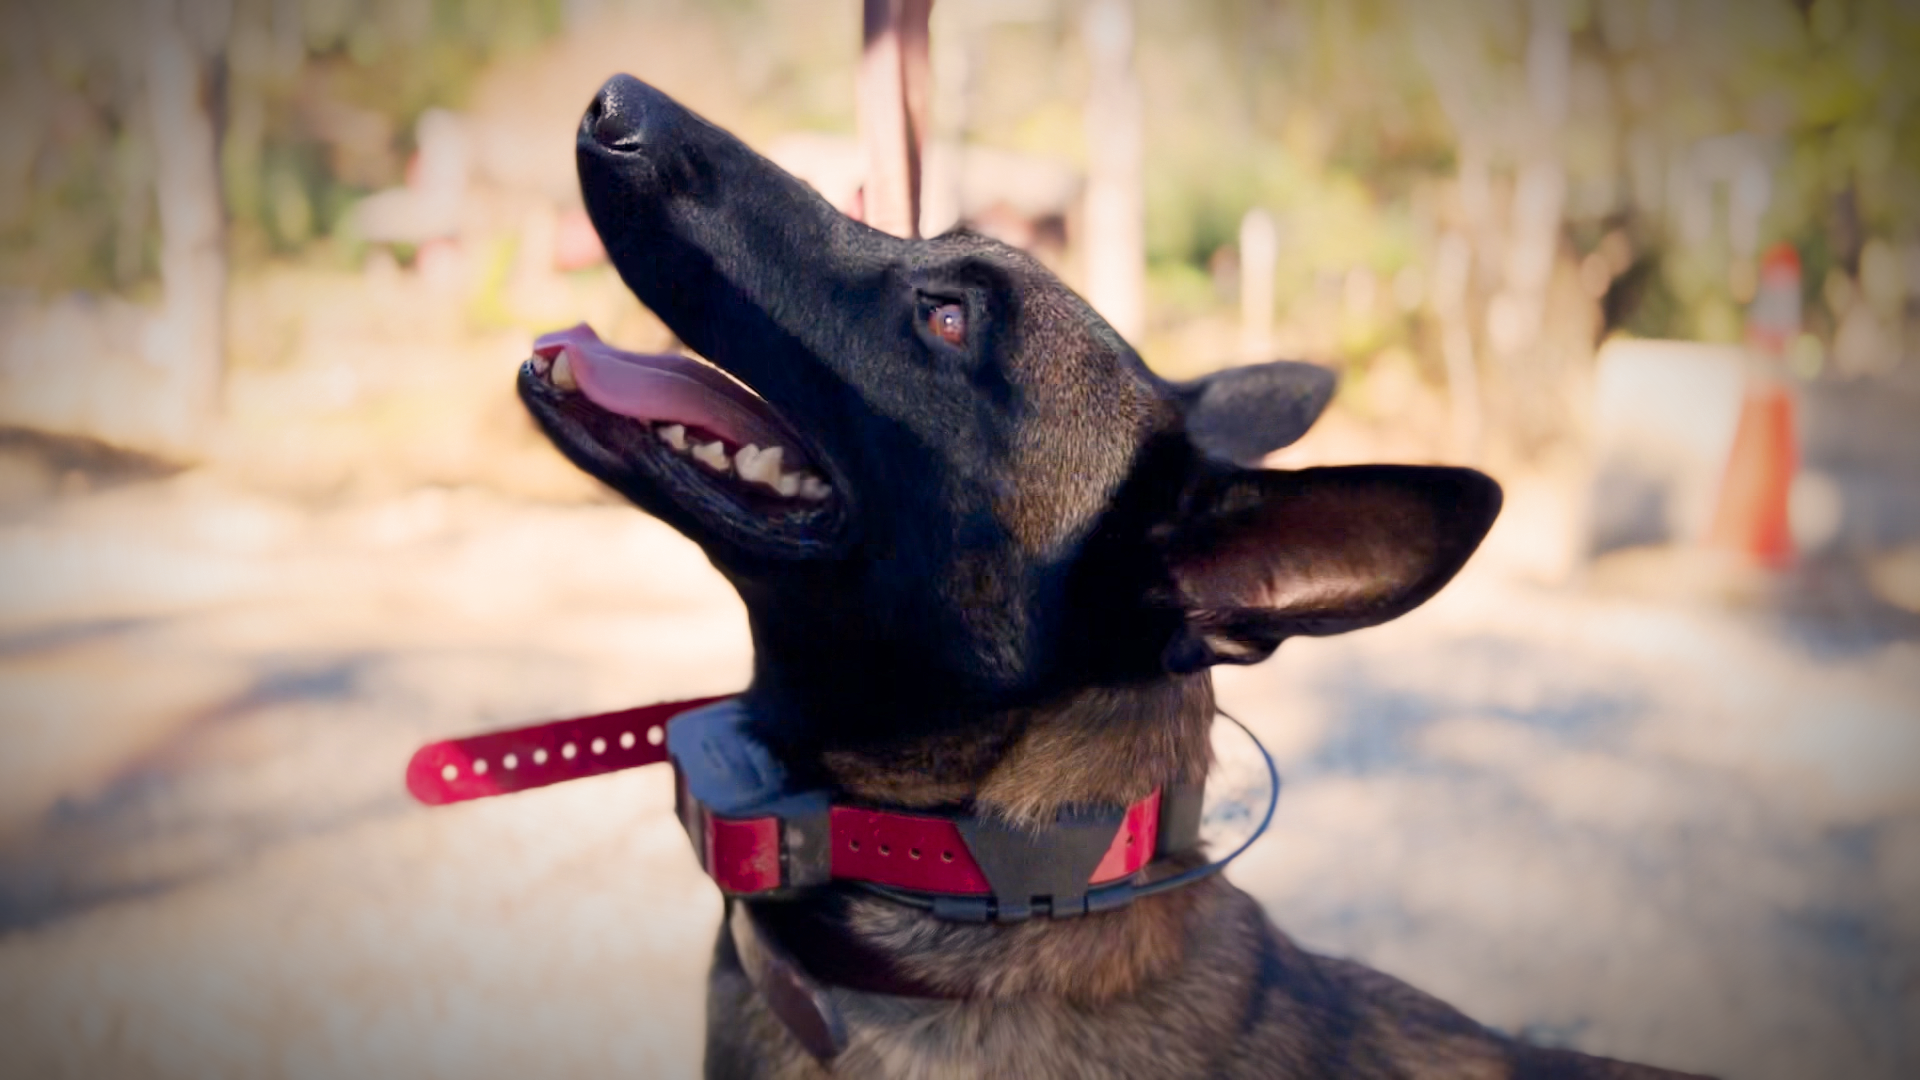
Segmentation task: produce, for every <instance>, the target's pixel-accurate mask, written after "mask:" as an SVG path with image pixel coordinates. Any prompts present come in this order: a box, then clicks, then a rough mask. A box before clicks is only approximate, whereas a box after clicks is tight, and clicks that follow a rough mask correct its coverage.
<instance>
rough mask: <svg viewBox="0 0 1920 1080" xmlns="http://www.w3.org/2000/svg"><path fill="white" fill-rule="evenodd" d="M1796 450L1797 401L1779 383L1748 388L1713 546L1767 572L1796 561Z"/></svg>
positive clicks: (1713, 532) (1715, 517)
mask: <svg viewBox="0 0 1920 1080" xmlns="http://www.w3.org/2000/svg"><path fill="white" fill-rule="evenodd" d="M1799 456H1800V454H1799V450H1798V448H1797V447H1796V446H1795V444H1794V435H1793V397H1792V396H1791V395H1790V394H1789V393H1788V392H1787V388H1786V387H1785V386H1783V385H1781V384H1780V383H1777V382H1772V381H1767V382H1761V383H1756V384H1754V385H1752V386H1750V387H1748V388H1747V393H1746V397H1745V399H1744V400H1743V401H1741V403H1740V426H1739V427H1738V428H1737V429H1736V430H1735V432H1734V436H1733V452H1732V454H1731V455H1729V457H1728V460H1727V472H1726V476H1725V477H1724V479H1722V480H1721V482H1720V502H1719V505H1718V506H1717V507H1715V509H1714V515H1713V527H1712V528H1711V529H1710V530H1709V531H1708V534H1707V540H1708V543H1710V544H1712V545H1713V546H1714V547H1717V548H1720V549H1722V550H1727V551H1733V552H1737V553H1738V554H1740V555H1743V556H1745V557H1747V558H1750V559H1752V560H1754V561H1755V562H1757V563H1759V564H1761V565H1762V566H1768V567H1774V568H1778V567H1783V566H1786V565H1787V564H1789V563H1791V562H1792V561H1793V532H1792V529H1791V527H1790V526H1789V524H1788V519H1787V500H1788V496H1789V495H1790V494H1791V492H1792V490H1793V474H1794V470H1795V469H1796V468H1797V467H1798V464H1799Z"/></svg>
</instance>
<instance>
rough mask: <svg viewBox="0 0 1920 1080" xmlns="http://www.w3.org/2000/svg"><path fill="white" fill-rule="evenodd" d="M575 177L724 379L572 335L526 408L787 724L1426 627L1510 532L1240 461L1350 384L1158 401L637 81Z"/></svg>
mask: <svg viewBox="0 0 1920 1080" xmlns="http://www.w3.org/2000/svg"><path fill="white" fill-rule="evenodd" d="M578 159H579V170H580V182H581V188H582V192H583V194H584V196H585V199H586V205H587V210H588V213H589V215H590V216H591V218H592V220H593V223H594V227H595V228H596V229H597V230H598V231H599V233H600V237H601V239H602V241H603V242H604V243H605V245H606V248H607V252H608V254H609V256H610V257H611V259H612V261H613V264H614V266H615V267H617V268H618V270H619V272H620V275H621V277H622V278H623V279H625V281H626V283H627V284H628V286H629V287H630V288H632V290H633V291H634V293H635V294H637V295H638V297H639V298H640V299H641V301H643V302H644V303H645V304H646V305H647V306H648V307H649V308H651V309H653V311H654V312H655V313H657V314H658V315H659V316H660V318H661V319H662V320H664V321H665V323H666V324H667V326H668V327H669V328H670V329H671V330H672V331H673V332H674V333H675V334H676V335H677V336H678V337H679V338H680V339H681V340H682V341H683V342H685V343H686V344H687V345H688V346H690V347H691V348H692V349H693V350H695V351H697V352H698V353H699V354H700V355H701V356H703V357H705V358H706V360H708V361H710V362H711V364H712V365H714V367H717V368H718V369H719V371H724V372H725V375H721V374H719V372H717V371H715V370H713V368H709V367H707V366H705V365H701V364H699V363H698V362H697V361H693V360H691V359H688V358H681V357H633V356H631V355H626V354H619V353H617V352H616V351H614V350H611V349H608V348H605V347H602V346H600V345H599V344H598V343H597V342H596V341H594V340H592V339H591V335H590V334H585V333H582V334H581V335H579V336H578V337H577V338H576V339H575V340H574V341H573V342H572V343H571V344H570V345H568V346H565V347H564V348H549V349H547V350H545V351H546V352H547V353H548V354H549V356H548V357H545V358H538V359H536V360H534V361H529V363H528V364H527V365H526V366H525V367H523V369H522V372H521V376H520V392H521V395H522V397H523V398H524V399H525V401H526V403H527V406H528V408H529V409H531V410H532V413H533V415H534V416H535V418H536V419H537V420H538V421H539V423H540V424H541V426H542V427H543V428H544V429H545V430H546V432H547V434H548V435H549V436H550V437H551V438H552V439H553V441H554V442H555V444H556V445H558V446H559V448H560V449H561V450H562V451H563V452H564V453H566V454H567V456H568V457H570V458H571V459H572V460H573V461H574V462H576V463H577V464H579V465H580V466H581V467H582V468H584V469H586V470H587V471H588V472H590V473H592V474H593V475H594V476H596V477H598V478H600V479H601V480H603V481H605V482H606V483H607V484H609V485H611V486H612V487H614V488H615V489H616V490H618V491H620V492H621V493H623V494H624V495H626V496H627V497H628V498H630V499H632V500H633V501H634V502H635V503H637V504H639V505H640V506H642V507H644V508H645V509H647V510H648V511H650V512H652V513H654V514H656V515H658V516H659V517H661V518H663V519H664V520H666V521H667V522H669V523H670V524H672V525H673V526H674V527H675V528H677V529H679V530H680V531H681V532H683V533H685V534H686V535H687V536H689V537H690V538H692V539H693V540H694V541H695V542H697V543H699V544H700V545H701V547H702V548H704V549H705V551H706V553H707V555H708V556H709V558H711V559H712V561H713V562H714V564H715V565H716V566H718V567H719V568H720V570H721V571H722V572H723V573H724V574H726V575H727V577H728V578H729V579H730V580H731V581H732V582H733V583H734V585H735V586H736V587H737V588H738V590H739V592H740V594H741V596H742V598H743V599H744V600H745V602H746V605H747V609H748V613H749V617H750V619H751V622H752V626H753V632H754V639H755V644H756V654H757V658H756V675H755V687H754V692H755V694H756V695H758V696H759V697H760V698H762V699H763V701H764V702H766V703H767V704H768V705H769V707H772V708H775V709H777V710H785V711H789V712H790V711H792V710H794V709H798V708H803V707H804V708H805V709H807V710H816V711H830V712H831V713H832V716H833V722H834V723H835V724H836V725H837V726H839V727H841V728H842V729H844V731H845V732H846V733H847V734H849V735H853V734H854V733H856V732H864V733H868V734H873V735H878V734H882V733H887V732H894V731H898V730H899V729H900V727H901V726H902V725H905V724H909V723H911V719H912V718H913V717H927V716H935V717H938V716H941V715H955V714H958V713H960V712H965V711H968V710H977V709H979V708H983V707H985V708H994V707H1007V706H1010V705H1017V704H1020V703H1022V702H1023V701H1035V700H1039V699H1041V698H1043V697H1044V696H1045V695H1047V694H1049V693H1053V692H1057V691H1058V690H1060V689H1061V688H1064V687H1070V686H1084V685H1088V684H1090V683H1093V684H1101V683H1106V684H1118V683H1126V682H1130V681H1138V680H1146V679H1154V678H1160V677H1164V676H1166V675H1167V674H1168V673H1175V674H1182V673H1190V672H1194V671H1197V670H1200V669H1202V668H1205V667H1207V666H1209V665H1211V664H1215V663H1222V662H1224V663H1250V662H1253V661H1256V660H1259V659H1262V658H1264V657H1266V656H1267V655H1268V654H1269V653H1271V652H1272V651H1273V649H1274V648H1275V647H1276V646H1277V645H1278V644H1279V642H1280V641H1281V640H1282V639H1284V638H1286V637H1288V636H1290V635H1294V634H1326V633H1335V632H1339V631H1343V630H1348V629H1354V628H1357V627H1361V626H1367V625H1371V624H1374V623H1379V622H1382V621H1385V620H1387V619H1391V618H1393V617H1395V616H1397V615H1399V614H1401V613H1403V612H1405V611H1407V610H1409V609H1411V608H1413V607H1414V606H1416V605H1418V604H1419V603H1421V602H1422V601H1424V600H1425V599H1426V598H1427V597H1428V596H1430V595H1432V594H1433V593H1434V592H1435V591H1436V590H1437V589H1439V588H1440V586H1441V585H1442V584H1444V583H1445V582H1446V581H1447V580H1448V579H1449V578H1450V577H1451V576H1452V575H1453V574H1454V572H1455V571H1456V570H1458V569H1459V567H1460V566H1461V564H1462V563H1463V562H1464V561H1465V560H1466V558H1467V556H1468V555H1469V554H1470V553H1471V552H1472V551H1473V549H1474V547H1475V546H1476V545H1477V544H1478V543H1479V541H1480V539H1481V537H1482V536H1483V535H1484V534H1485V532H1486V530H1487V528H1488V527H1489V525H1490V524H1491V523H1492V520H1493V517H1494V515H1495V513H1496V512H1497V510H1498V506H1499V501H1500V500H1499V489H1498V488H1497V487H1496V486H1495V485H1494V484H1493V482H1492V481H1490V480H1489V479H1487V478H1486V477H1484V476H1482V475H1480V474H1479V473H1476V472H1472V471H1469V470H1463V469H1442V468H1410V467H1387V466H1380V467H1361V468H1347V469H1317V470H1306V471H1302V472H1293V473H1285V472H1275V471H1263V470H1257V469H1251V468H1245V467H1243V466H1242V464H1240V463H1244V462H1249V461H1251V460H1254V459H1257V458H1258V457H1260V456H1261V455H1263V454H1264V453H1266V452H1267V451H1269V450H1272V449H1274V448H1277V447H1279V446H1281V445H1284V444H1286V443H1287V442H1290V441H1292V439H1294V438H1296V437H1297V436H1298V435H1299V434H1300V433H1301V432H1302V431H1304V430H1305V428H1306V427H1307V425H1309V424H1310V423H1311V422H1312V421H1313V419H1314V417H1315V416H1316V415H1317V414H1318V412H1319V411H1320V409H1321V408H1322V407H1323V406H1324V405H1325V403H1326V401H1327V398H1328V396H1329V394H1330V393H1331V387H1332V379H1331V377H1330V376H1329V375H1327V374H1326V373H1325V372H1323V371H1321V370H1320V369H1316V368H1311V367H1308V366H1306V365H1298V364H1280V365H1266V366H1261V367H1256V368H1243V369H1237V370H1234V371H1229V372H1225V373H1223V374H1221V375H1218V376H1214V377H1212V378H1210V379H1206V380H1201V381H1198V382H1194V383H1187V384H1171V383H1168V382H1166V381H1163V380H1161V379H1159V378H1157V377H1155V376H1154V375H1153V374H1152V373H1151V372H1149V371H1148V370H1147V368H1146V367H1145V366H1144V365H1143V364H1142V363H1141V362H1140V359H1139V357H1138V356H1137V355H1136V354H1135V353H1134V351H1133V350H1132V349H1131V348H1130V347H1129V346H1128V345H1127V343H1126V342H1125V341H1123V340H1122V339H1121V338H1120V336H1119V335H1118V334H1116V333H1115V332H1114V331H1113V330H1112V328H1110V327H1109V326H1108V325H1107V324H1106V323H1105V322H1103V321H1102V320H1101V319H1100V317H1099V316H1098V315H1096V314H1095V313H1094V312H1093V310H1092V309H1091V308H1089V307H1088V306H1087V304H1086V303H1085V302H1084V301H1083V300H1081V299H1080V297H1078V296H1077V295H1075V294H1074V293H1073V292H1072V291H1071V290H1070V289H1068V288H1067V287H1066V286H1064V285H1062V284H1061V283H1060V282H1059V281H1058V280H1057V279H1056V278H1054V277H1053V275H1052V274H1050V273H1049V272H1048V271H1047V270H1046V269H1044V268H1043V267H1042V266H1040V265H1039V264H1038V263H1036V262H1035V261H1034V260H1032V259H1031V258H1028V257H1027V256H1026V255H1024V254H1022V253H1021V252H1019V251H1016V250H1014V249H1012V248H1009V247H1007V246H1006V245H1003V244H999V243H996V242H994V241H991V240H988V239H985V238H983V237H980V236H976V235H973V234H970V233H966V232H955V233H949V234H947V235H945V236H940V237H936V238H933V239H929V240H904V239H899V238H895V237H892V236H888V235H886V234H883V233H881V232H878V231H876V230H874V229H871V228H868V227H867V226H865V225H863V224H861V223H859V222H857V221H853V220H851V219H849V218H847V217H845V216H844V215H842V214H840V213H839V212H838V211H836V210H835V209H834V208H833V207H832V206H830V205H829V204H828V203H827V202H826V201H825V200H824V199H822V198H821V197H820V196H819V195H818V194H816V193H815V192H814V191H813V190H812V189H810V188H808V187H807V186H806V185H805V184H803V183H801V182H800V181H799V180H797V179H795V178H794V177H792V176H791V175H789V174H787V173H786V172H784V171H782V170H781V169H780V168H778V167H777V166H775V165H773V164H772V163H770V162H768V161H766V160H765V159H763V158H761V157H760V156H759V155H757V154H755V153H754V152H753V151H751V150H749V149H748V148H747V147H746V146H745V145H743V144H742V143H740V142H739V141H738V140H737V139H735V138H733V137H732V136H731V135H729V134H727V133H726V132H724V131H721V130H719V129H718V128H715V127H713V126H712V125H710V124H708V123H707V122H705V121H704V120H702V119H700V118H699V117H697V116H695V115H694V114H692V113H691V112H689V111H687V110H686V109H684V108H682V107H681V106H680V105H678V104H677V103H675V102H674V101H672V100H671V99H670V98H668V97H667V96H666V95H664V94H662V93H660V92H659V91H657V90H654V89H653V88H651V87H649V86H647V85H645V84H644V83H641V82H639V81H638V80H635V79H632V78H629V77H625V76H620V77H616V78H614V79H613V80H612V81H610V82H609V83H607V84H606V86H605V87H604V88H603V89H602V90H601V92H600V94H599V96H598V98H597V99H596V100H595V101H594V102H593V104H592V106H591V107H590V108H589V109H588V111H587V113H586V116H585V118H584V119H583V120H582V122H581V125H580V129H579V135H578ZM561 357H565V358H566V363H565V364H561V362H560V358H561ZM562 368H563V369H564V370H560V369H562ZM556 375H558V376H560V377H559V380H558V382H559V385H556V381H555V376H556ZM569 387H577V390H573V389H569ZM714 443H719V444H720V445H718V446H714V445H712V444H714ZM749 446H751V447H752V448H753V449H751V450H747V451H746V452H745V453H744V454H743V453H742V450H743V449H744V448H746V447H749ZM772 446H778V447H780V448H781V450H780V456H779V458H778V459H776V460H775V461H774V462H773V464H772V466H769V464H768V457H767V455H768V453H769V450H770V447H772ZM799 703H805V705H804V706H802V705H800V704H799ZM932 703H939V704H938V705H937V706H934V705H933V704H932Z"/></svg>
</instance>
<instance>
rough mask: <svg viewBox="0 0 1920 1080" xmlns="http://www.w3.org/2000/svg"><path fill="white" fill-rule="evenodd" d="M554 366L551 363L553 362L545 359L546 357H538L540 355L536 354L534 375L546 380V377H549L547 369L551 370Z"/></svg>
mask: <svg viewBox="0 0 1920 1080" xmlns="http://www.w3.org/2000/svg"><path fill="white" fill-rule="evenodd" d="M552 366H553V361H551V360H549V359H547V358H546V357H544V356H540V355H538V354H535V356H534V358H533V373H534V374H535V375H538V376H540V377H541V378H543V379H544V378H546V377H547V369H548V368H550V367H552Z"/></svg>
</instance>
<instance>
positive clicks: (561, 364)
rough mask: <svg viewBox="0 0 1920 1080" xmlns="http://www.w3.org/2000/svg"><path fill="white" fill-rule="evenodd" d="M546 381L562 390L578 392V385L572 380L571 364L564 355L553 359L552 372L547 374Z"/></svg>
mask: <svg viewBox="0 0 1920 1080" xmlns="http://www.w3.org/2000/svg"><path fill="white" fill-rule="evenodd" d="M547 380H548V381H549V382H551V383H553V385H555V386H557V387H559V388H560V389H562V390H578V389H580V384H579V383H578V382H576V381H575V380H574V377H573V364H572V362H571V361H569V360H568V359H567V354H566V353H561V354H559V355H558V356H555V357H554V358H553V370H552V371H551V372H548V374H547Z"/></svg>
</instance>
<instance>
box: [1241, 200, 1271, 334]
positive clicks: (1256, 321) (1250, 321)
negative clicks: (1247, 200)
mask: <svg viewBox="0 0 1920 1080" xmlns="http://www.w3.org/2000/svg"><path fill="white" fill-rule="evenodd" d="M1279 258H1280V232H1279V229H1278V228H1276V227H1275V225H1274V223H1273V215H1272V214H1269V213H1268V212H1267V211H1266V210H1264V209H1262V208H1260V207H1257V206H1256V207H1254V208H1253V209H1252V210H1249V211H1247V214H1246V216H1245V217H1243V218H1241V219H1240V355H1241V357H1242V358H1243V359H1246V360H1267V359H1271V357H1270V356H1268V355H1267V354H1268V353H1269V352H1271V351H1272V349H1273V270H1274V263H1275V262H1276V261H1277V260H1278V259H1279Z"/></svg>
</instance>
